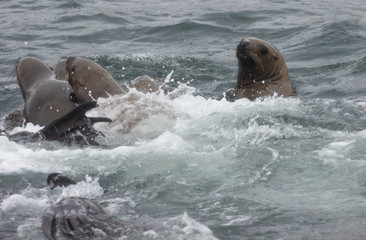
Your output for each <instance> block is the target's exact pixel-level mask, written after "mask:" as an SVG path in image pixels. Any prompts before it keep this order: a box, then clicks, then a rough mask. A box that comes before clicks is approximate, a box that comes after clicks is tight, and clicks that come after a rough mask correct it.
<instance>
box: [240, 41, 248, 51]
mask: <svg viewBox="0 0 366 240" xmlns="http://www.w3.org/2000/svg"><path fill="white" fill-rule="evenodd" d="M248 45H249V41H248V40H241V41H240V43H239V48H241V49H245V48H246V47H247V46H248Z"/></svg>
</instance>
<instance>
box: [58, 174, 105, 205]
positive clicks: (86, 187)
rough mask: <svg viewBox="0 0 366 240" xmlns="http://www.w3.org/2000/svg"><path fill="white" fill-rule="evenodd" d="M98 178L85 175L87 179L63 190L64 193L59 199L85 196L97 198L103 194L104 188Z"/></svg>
mask: <svg viewBox="0 0 366 240" xmlns="http://www.w3.org/2000/svg"><path fill="white" fill-rule="evenodd" d="M98 180H99V179H98V178H95V179H93V178H91V177H90V176H88V175H86V176H85V181H80V182H78V183H76V184H75V185H70V186H68V187H67V188H64V189H63V190H62V194H61V196H60V197H59V199H58V201H59V200H61V199H62V198H65V197H84V198H89V199H95V198H97V197H100V196H102V195H103V193H104V190H103V188H102V187H101V186H100V185H99V182H98Z"/></svg>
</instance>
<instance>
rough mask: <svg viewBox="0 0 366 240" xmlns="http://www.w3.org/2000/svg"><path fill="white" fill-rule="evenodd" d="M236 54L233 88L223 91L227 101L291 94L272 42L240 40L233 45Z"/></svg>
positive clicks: (254, 39)
mask: <svg viewBox="0 0 366 240" xmlns="http://www.w3.org/2000/svg"><path fill="white" fill-rule="evenodd" d="M236 57H237V59H238V67H239V69H238V76H237V88H236V89H230V90H229V91H227V92H226V99H227V100H228V101H235V100H237V99H240V98H248V99H249V100H255V99H256V98H260V97H268V96H275V95H277V96H282V97H288V96H291V95H292V94H293V90H292V87H291V83H290V77H289V75H288V71H287V67H286V63H285V61H284V59H283V57H282V55H281V53H280V51H279V50H278V49H277V48H276V47H275V46H273V45H272V44H270V43H268V42H266V41H264V40H261V39H258V38H246V39H242V40H241V41H240V43H239V44H238V45H237V47H236Z"/></svg>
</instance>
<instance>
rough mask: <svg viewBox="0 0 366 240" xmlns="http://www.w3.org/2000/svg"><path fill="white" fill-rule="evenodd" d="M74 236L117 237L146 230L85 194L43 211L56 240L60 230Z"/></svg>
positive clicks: (48, 230) (50, 234)
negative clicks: (108, 211)
mask: <svg viewBox="0 0 366 240" xmlns="http://www.w3.org/2000/svg"><path fill="white" fill-rule="evenodd" d="M58 229H59V230H60V232H61V233H62V235H64V236H66V237H72V238H73V239H94V238H96V239H100V238H102V239H117V238H120V237H122V235H123V236H124V237H128V235H130V234H133V233H134V232H135V231H137V230H140V231H141V230H144V229H143V227H141V226H135V225H133V224H131V223H129V222H125V221H122V220H121V219H119V218H116V217H114V216H110V215H108V214H107V213H106V212H105V211H104V210H103V208H102V207H101V206H99V205H98V204H97V203H96V202H94V201H92V200H90V199H87V198H82V197H66V198H64V199H62V200H61V201H59V202H57V203H56V204H55V205H52V206H50V207H48V208H47V209H46V210H45V211H44V213H43V215H42V231H43V233H44V235H45V237H46V238H47V239H52V240H55V239H57V238H56V233H57V230H58Z"/></svg>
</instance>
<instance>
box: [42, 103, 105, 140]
mask: <svg viewBox="0 0 366 240" xmlns="http://www.w3.org/2000/svg"><path fill="white" fill-rule="evenodd" d="M97 106H98V105H97V103H96V102H95V101H93V102H87V103H83V104H81V105H79V106H77V107H75V108H74V109H72V110H71V111H69V112H68V113H65V114H64V115H62V116H61V117H59V118H57V119H56V120H54V121H52V122H50V123H49V124H47V125H46V126H45V127H44V128H43V129H42V130H40V131H39V132H38V134H39V135H40V136H41V137H42V138H44V139H47V140H60V139H63V138H64V139H66V141H67V139H68V138H72V137H73V134H74V133H75V131H76V130H79V131H80V132H81V133H82V135H84V136H88V139H89V138H90V135H92V136H96V135H98V131H96V130H95V129H94V128H93V124H94V123H97V122H111V121H112V120H111V119H109V118H104V117H98V118H93V117H87V116H86V115H85V113H86V112H87V111H88V110H90V109H93V108H95V107H97Z"/></svg>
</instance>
